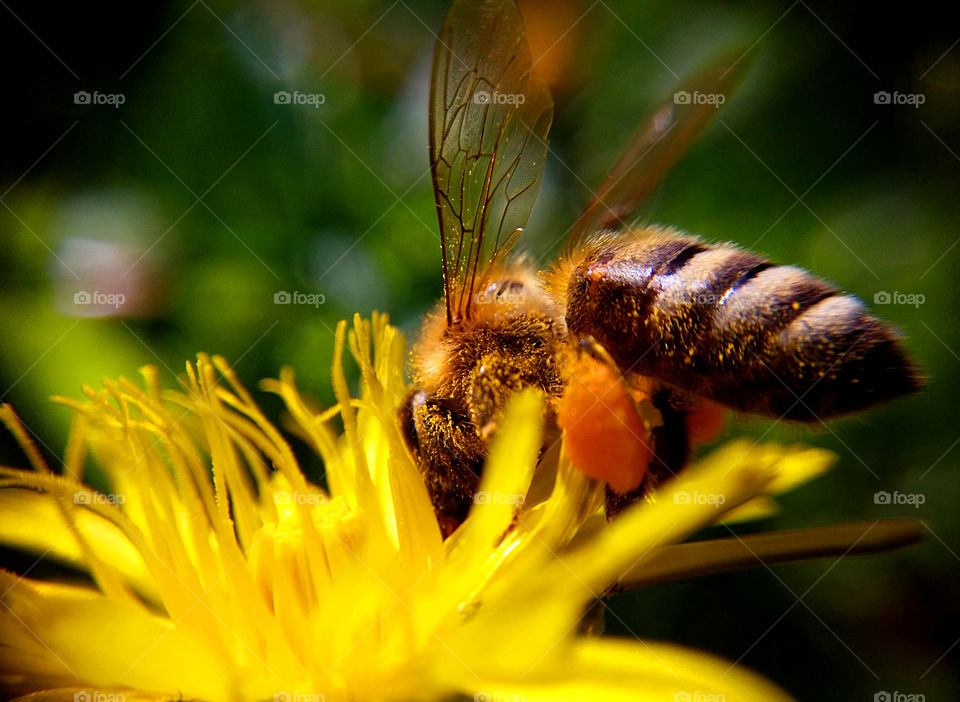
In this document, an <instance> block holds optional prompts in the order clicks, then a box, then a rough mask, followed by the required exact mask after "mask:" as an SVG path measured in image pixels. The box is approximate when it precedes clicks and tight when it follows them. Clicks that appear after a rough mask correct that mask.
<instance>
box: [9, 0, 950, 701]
mask: <svg viewBox="0 0 960 702" xmlns="http://www.w3.org/2000/svg"><path fill="white" fill-rule="evenodd" d="M527 5H528V6H529V7H530V8H531V11H530V13H529V14H528V17H530V18H531V22H533V21H546V20H549V21H551V22H553V23H554V24H555V25H557V26H560V27H561V29H560V30H559V31H558V30H556V29H554V30H553V31H554V32H555V36H556V35H559V34H564V32H565V29H564V27H566V28H570V27H571V26H572V29H570V31H569V32H567V33H566V34H565V35H564V37H563V39H562V40H561V42H560V43H559V44H558V45H557V47H556V48H555V50H554V51H553V52H551V53H550V54H548V55H547V57H546V58H545V59H544V61H545V62H546V65H548V66H550V67H552V70H553V71H554V72H555V73H556V74H557V75H558V76H559V78H558V79H557V81H556V82H555V84H554V93H555V97H556V102H557V105H556V114H555V120H554V128H553V130H552V133H551V151H550V155H549V158H548V164H547V175H546V178H545V182H544V187H543V191H542V194H541V197H540V200H539V201H538V204H537V207H536V209H535V211H534V214H533V217H532V219H531V222H530V226H529V229H528V233H527V235H526V238H525V240H524V242H523V244H522V247H523V248H525V249H526V250H528V251H530V252H531V253H532V255H533V256H534V257H535V260H537V261H539V262H540V263H541V265H543V266H546V265H547V263H548V262H549V261H550V260H551V256H552V255H553V254H554V252H555V251H556V250H557V249H558V247H559V245H560V243H561V241H560V233H562V232H564V231H565V230H566V228H567V227H568V226H569V225H570V223H571V222H572V221H573V219H574V218H575V217H576V215H577V213H578V212H579V210H580V208H581V207H582V206H583V204H584V203H585V202H586V200H587V198H588V197H589V194H590V191H589V187H596V185H597V184H598V183H599V182H600V179H601V178H602V175H603V173H604V172H605V169H606V168H608V167H609V166H610V164H612V162H613V160H614V159H615V157H616V156H617V154H618V151H619V148H620V147H621V146H622V145H623V144H624V142H625V140H626V139H627V137H628V136H629V135H630V133H631V132H632V131H633V129H634V127H635V126H636V125H637V123H638V120H639V118H640V117H641V116H643V115H645V114H647V113H648V112H649V111H650V110H651V109H652V108H653V106H655V105H656V104H657V102H658V101H659V100H661V99H663V98H664V97H665V96H669V95H670V94H671V93H672V92H673V90H674V88H675V86H676V85H677V82H678V77H683V76H685V75H688V74H689V72H690V71H691V70H693V69H694V68H695V67H697V66H699V65H703V63H704V62H708V61H709V60H710V58H711V57H713V56H716V55H717V54H718V53H719V52H721V51H724V50H726V49H729V48H730V47H731V46H740V47H741V48H742V49H744V50H746V57H745V59H744V61H746V71H745V77H744V80H743V82H742V84H741V86H740V88H739V90H738V91H737V92H736V94H735V95H732V96H729V99H728V101H727V105H726V106H725V107H724V109H723V110H722V111H721V112H720V113H719V115H718V119H717V120H715V121H714V122H713V124H712V125H711V126H710V128H709V129H708V130H707V132H706V133H705V135H704V137H703V138H702V139H701V140H700V142H698V144H697V145H696V146H695V147H694V148H693V149H692V150H691V152H690V153H689V155H688V157H687V158H685V159H684V160H683V161H682V162H681V163H680V164H679V166H678V167H676V168H675V169H674V170H673V172H672V173H671V174H670V176H669V177H668V178H667V179H666V180H665V182H664V184H663V185H662V187H661V188H660V189H659V190H658V191H657V192H656V193H655V195H654V196H653V197H652V198H651V200H650V201H649V202H648V203H647V204H646V205H645V207H644V210H643V215H644V217H645V218H646V219H648V220H649V221H654V222H661V223H668V224H672V225H675V226H677V227H680V228H682V229H685V230H687V231H690V232H695V233H698V234H702V235H703V236H704V237H706V238H708V239H711V240H724V241H732V242H736V243H738V244H740V245H743V246H746V247H749V248H752V249H754V250H756V251H758V252H760V253H763V254H765V255H768V256H769V257H770V258H772V259H773V260H776V261H779V262H784V263H795V264H798V265H802V266H804V267H807V268H808V269H810V270H812V271H815V272H816V273H817V274H818V275H821V276H823V277H826V278H828V279H830V280H833V281H835V282H837V283H838V284H839V285H841V286H842V287H844V288H846V289H847V290H849V291H851V292H853V293H855V294H857V295H858V296H860V297H861V298H863V299H864V300H866V301H867V302H868V303H870V304H871V305H872V303H873V301H874V295H875V294H876V293H878V292H879V291H888V292H891V293H892V292H894V291H896V292H900V293H904V294H919V295H923V296H924V302H923V304H921V305H908V304H891V305H885V306H880V305H874V309H875V310H877V312H878V313H879V314H881V315H882V316H884V317H886V318H887V319H890V320H891V321H892V322H893V323H895V324H896V325H897V326H898V327H899V328H901V329H902V330H903V331H904V334H905V335H906V336H907V339H908V340H907V344H908V346H909V347H910V348H911V350H912V351H913V352H914V354H915V356H916V358H917V361H918V363H919V365H920V367H921V368H922V369H923V372H924V374H925V376H926V377H927V379H928V386H927V388H926V389H925V390H924V392H923V393H921V394H919V395H916V396H914V397H910V398H908V399H905V400H902V401H899V402H896V403H894V404H891V405H889V406H885V407H883V408H879V409H876V410H872V411H870V412H867V413H865V414H863V415H860V416H857V417H854V418H850V419H845V420H841V421H835V422H831V423H830V425H829V427H827V426H816V427H812V428H808V427H801V426H796V425H785V424H777V425H775V426H773V427H771V423H770V422H767V421H761V420H757V419H749V418H741V419H739V420H737V421H736V422H734V423H733V424H732V425H731V427H730V429H729V431H728V432H727V433H726V434H725V437H730V436H738V435H752V436H760V435H762V434H766V437H767V438H771V439H778V440H781V441H787V442H797V441H802V442H805V443H808V444H815V445H819V446H825V447H828V448H830V449H832V450H834V451H836V452H837V453H838V454H839V457H840V460H839V465H838V467H837V469H836V470H835V471H834V472H833V473H832V474H831V475H829V476H827V477H825V478H822V479H820V480H819V481H818V482H817V483H815V484H813V485H810V486H807V487H805V488H803V489H800V490H798V491H797V492H795V493H793V494H790V495H788V496H786V497H785V498H784V500H783V502H784V504H785V510H784V512H783V514H782V515H780V516H778V517H776V518H774V519H770V520H766V521H764V522H762V523H760V524H757V525H755V526H751V527H749V528H747V529H746V530H748V531H749V530H754V529H758V528H763V529H769V528H786V527H796V526H806V525H820V524H829V523H833V522H837V521H845V520H856V519H871V518H880V517H894V516H911V517H914V516H915V517H919V518H922V519H924V520H925V521H926V522H927V523H928V525H929V531H930V535H929V536H928V538H927V539H926V541H925V542H924V543H923V544H921V545H919V546H915V547H912V548H910V549H907V550H903V551H900V552H897V553H893V554H886V555H880V556H873V557H868V558H848V559H841V560H839V561H835V560H824V561H818V562H812V563H805V564H798V565H792V566H786V567H779V568H777V569H776V570H775V571H767V570H763V569H760V570H757V571H751V572H747V573H737V574H729V575H724V576H717V577H712V578H707V579H704V580H701V581H696V582H690V583H685V584H681V585H673V586H663V587H659V588H654V589H652V590H649V591H644V592H639V593H632V594H630V595H625V596H622V597H620V598H618V599H616V600H615V601H614V602H613V604H612V608H611V609H612V612H613V615H612V616H611V617H610V618H609V619H608V630H609V631H612V632H616V633H621V634H636V635H638V636H642V637H644V636H646V637H657V638H664V639H668V640H671V641H676V642H679V643H683V644H687V645H691V646H694V647H699V648H703V649H706V650H709V651H713V652H715V653H718V654H720V655H723V656H725V657H727V658H729V659H731V660H742V662H744V663H745V664H747V665H749V666H752V667H754V668H756V669H758V670H760V671H762V672H764V673H765V674H767V675H768V676H770V677H771V678H772V679H774V680H776V681H778V682H779V683H780V684H782V685H783V686H785V687H786V688H787V689H788V690H789V691H790V692H792V693H793V694H795V695H797V696H798V697H800V698H802V699H811V700H814V699H816V700H820V699H836V700H854V699H863V700H868V699H873V696H874V695H875V694H877V693H878V692H881V691H888V692H890V693H891V694H892V693H893V692H894V691H899V692H900V693H903V694H923V695H925V696H926V699H927V700H940V699H943V700H946V699H957V698H960V680H958V676H957V672H956V670H957V666H956V661H957V657H958V655H960V648H956V649H953V648H952V646H954V645H955V644H956V643H957V641H958V639H960V627H958V625H957V622H958V619H957V609H958V605H957V598H956V594H955V593H956V589H955V586H954V585H952V583H954V582H955V581H956V579H957V574H958V571H960V567H958V566H960V563H958V556H957V552H958V550H960V547H958V546H957V534H958V529H960V519H958V516H957V514H958V513H957V510H956V509H955V504H956V503H957V500H958V498H960V495H958V485H960V483H958V480H957V478H956V476H955V471H956V467H957V462H958V459H960V449H958V448H956V444H957V442H958V440H960V428H958V422H957V412H956V410H955V408H954V405H953V402H954V392H955V391H956V388H957V380H958V368H960V356H958V353H960V326H958V322H957V318H958V310H960V304H958V293H957V289H958V288H957V285H956V282H957V273H958V262H960V247H955V245H956V243H957V241H958V232H960V228H958V223H960V207H958V200H960V198H958V195H960V177H958V175H960V158H958V153H960V120H958V115H960V100H958V96H960V46H957V45H956V41H957V36H956V25H955V23H954V24H951V22H950V21H949V20H948V18H947V17H946V16H941V15H938V13H940V12H945V10H938V9H937V8H936V7H935V6H933V5H932V4H931V5H924V4H922V3H921V4H919V5H918V4H912V5H911V6H910V7H909V8H901V9H899V10H897V11H892V10H891V11H889V12H890V13H889V14H882V13H880V14H877V13H878V12H880V11H878V10H877V9H875V8H871V9H870V10H869V13H870V14H869V16H867V15H866V14H865V13H867V12H868V10H866V9H862V8H860V7H855V6H854V5H852V4H849V5H834V4H832V3H819V4H804V3H794V4H789V3H779V2H765V3H757V4H753V5H751V6H750V7H749V8H746V7H741V6H739V5H735V4H732V3H706V2H704V3H697V2H683V3H664V4H661V5H652V4H640V3H633V2H622V1H614V0H609V1H608V2H598V3H595V4H591V3H589V2H585V1H584V2H578V1H576V0H566V1H565V2H560V3H548V2H546V1H545V0H544V2H542V3H539V4H538V3H536V2H530V3H527ZM538 8H539V12H536V14H534V11H536V10H537V9H538ZM444 11H445V3H442V2H414V1H410V2H397V3H394V4H390V3H374V2H362V1H361V2H352V3H333V2H330V3H324V2H317V3H305V4H299V3H276V4H259V3H253V2H249V3H230V2H210V3H205V2H198V3H195V4H190V3H161V4H157V5H155V6H153V5H151V6H150V7H142V8H141V7H137V8H131V7H128V6H126V5H119V4H117V5H111V4H109V3H108V4H105V5H100V6H98V7H97V8H91V7H87V6H84V7H82V8H81V7H78V8H73V9H65V8H58V9H57V10H56V11H53V10H50V9H44V8H43V7H41V6H29V7H19V6H16V5H11V6H10V7H8V8H6V9H2V10H0V15H2V14H6V15H7V16H6V17H5V19H4V22H3V25H2V26H3V29H2V35H0V40H2V46H3V52H4V54H5V56H4V58H5V62H4V65H5V66H7V67H8V71H7V80H8V84H7V99H6V101H5V109H4V112H5V114H6V116H7V117H8V119H10V124H9V126H8V128H7V129H6V130H5V132H4V134H3V140H4V144H3V151H2V153H3V158H2V160H0V177H2V180H0V192H3V193H4V194H3V197H2V205H3V207H2V208H0V236H2V242H3V245H2V247H0V266H2V271H3V275H2V276H0V395H2V397H3V400H4V401H7V402H12V403H13V404H14V406H15V407H16V409H17V410H18V412H19V413H20V414H21V416H22V417H23V419H24V421H25V422H26V424H27V426H28V427H29V428H30V430H31V432H33V433H34V435H35V436H36V437H37V439H38V441H39V442H41V444H42V446H43V449H44V450H45V451H46V453H47V455H48V457H49V458H50V460H51V462H52V463H54V464H56V458H55V457H56V456H57V455H59V454H60V453H61V451H62V448H61V447H63V446H64V445H65V439H66V432H67V428H68V425H69V414H68V412H67V411H66V410H64V409H62V408H59V407H55V406H53V405H51V404H50V403H49V402H48V401H47V397H48V396H50V395H52V394H62V395H70V396H79V394H80V387H81V385H82V384H83V383H88V384H91V385H97V384H99V380H100V378H102V377H116V376H118V375H127V376H134V375H135V374H136V371H137V368H139V367H140V366H142V365H144V364H155V365H157V366H158V367H159V368H160V373H161V378H162V379H163V381H164V383H165V384H167V385H172V384H174V383H175V378H176V375H177V374H178V373H180V372H182V369H183V363H184V361H185V360H187V359H190V358H192V357H193V356H194V354H195V353H196V352H197V351H201V350H202V351H208V352H212V353H220V354H223V355H224V356H226V357H227V358H228V359H229V360H230V361H231V362H233V363H234V365H235V368H236V370H237V372H238V373H239V374H240V376H241V377H242V378H243V379H244V381H245V382H246V383H247V384H248V386H251V387H252V386H254V385H255V384H256V382H257V380H259V379H260V378H262V377H267V376H275V375H276V373H277V372H278V370H279V368H280V367H281V366H282V365H286V364H289V365H292V366H294V367H295V368H296V370H297V374H298V378H299V379H300V382H301V384H302V386H303V387H304V388H306V389H307V390H309V391H310V392H312V393H313V394H315V395H316V396H317V397H318V398H320V400H321V401H323V402H325V403H329V402H331V401H332V393H331V391H330V386H329V366H330V361H331V357H332V345H333V338H332V330H333V328H334V326H335V324H336V322H337V320H339V319H342V318H345V317H348V316H350V315H352V314H353V313H354V312H360V313H362V314H369V312H370V311H371V310H374V309H377V310H381V311H386V312H388V313H389V314H390V315H391V317H392V319H393V321H394V322H395V323H397V324H399V325H400V326H401V327H402V328H403V329H404V330H406V331H408V332H409V333H410V335H411V336H412V335H413V334H414V333H415V330H416V328H417V324H418V320H419V319H420V317H421V316H422V315H423V314H424V313H425V312H426V311H427V310H428V309H430V306H431V305H432V304H433V302H434V301H435V300H436V298H437V297H438V295H439V294H440V292H441V284H440V264H439V254H440V251H439V241H438V237H437V226H436V215H435V210H434V206H433V194H432V189H431V184H430V178H429V173H428V170H427V167H428V162H427V154H426V138H427V137H426V96H427V78H428V71H429V65H430V57H431V51H432V47H433V41H434V36H433V32H434V31H436V29H437V27H439V25H440V22H441V20H442V16H443V13H444ZM536 18H539V20H537V19H536ZM564 23H566V24H564ZM82 90H85V91H88V92H90V93H93V92H94V91H99V92H100V93H103V94H114V93H119V94H122V95H123V96H124V104H123V105H122V106H120V107H119V108H115V107H112V106H109V105H78V104H75V102H74V93H76V92H77V91H82ZM278 90H288V91H294V90H297V91H300V92H301V93H306V94H322V95H323V96H324V99H325V101H324V103H323V104H322V105H320V106H319V107H318V108H314V107H312V106H309V105H283V104H275V102H274V99H273V95H274V93H275V92H276V91H278ZM881 90H885V91H889V92H891V93H892V92H894V91H899V92H900V93H902V94H919V95H922V96H923V98H924V104H923V105H921V106H920V107H914V106H911V105H882V104H876V103H875V101H874V93H876V92H877V91H881ZM91 240H92V241H99V242H100V243H101V245H102V246H101V248H100V249H93V248H91V244H89V243H84V242H90V241H91ZM103 246H105V247H106V248H103ZM98 251H100V252H101V253H97V252H98ZM103 251H107V252H110V256H112V258H109V257H108V259H109V260H113V261H114V262H116V261H120V263H119V264H117V263H114V265H115V266H116V265H120V266H121V268H122V270H124V272H126V271H127V270H129V272H128V273H127V275H126V276H125V277H124V285H125V286H127V287H125V288H124V289H125V290H127V291H128V295H129V296H130V297H131V299H132V297H133V295H134V294H136V295H138V296H142V300H141V302H137V303H136V304H135V305H131V306H130V307H129V308H124V310H125V314H123V315H121V316H116V317H100V318H89V317H82V316H77V315H78V314H81V313H82V312H84V311H89V308H83V309H79V310H78V307H77V306H76V305H73V304H71V300H72V293H73V292H75V291H76V290H77V289H91V290H95V289H97V288H96V284H97V283H98V282H99V281H98V279H97V278H96V277H95V276H96V274H97V270H102V265H103V261H104V260H108V259H105V258H104V256H103V254H102V252H103ZM91 252H93V253H91ZM141 257H142V258H141ZM96 262H99V263H98V265H99V266H101V268H99V269H98V268H93V269H91V270H92V271H93V272H90V271H88V270H87V268H86V266H87V264H91V263H96ZM114 270H116V269H114ZM71 271H73V273H76V274H78V277H74V276H73V274H72V273H71ZM81 285H82V286H84V287H79V286H81ZM281 290H285V291H291V292H292V291H299V292H304V293H320V294H322V295H323V296H324V300H325V301H324V304H322V305H320V306H318V307H316V308H315V307H313V306H307V305H289V306H281V305H275V304H274V301H273V296H274V294H275V293H276V292H278V291H281ZM261 399H262V400H263V402H264V404H265V406H267V407H268V409H270V410H271V412H272V413H273V415H274V416H277V415H278V411H279V408H278V407H277V405H276V403H275V402H274V401H273V400H272V399H270V398H269V397H267V396H262V397H261ZM301 453H302V452H301ZM0 458H2V460H3V462H4V463H16V464H22V463H23V461H24V459H23V457H22V456H21V455H20V454H19V453H18V452H17V451H16V449H15V448H14V446H13V445H12V443H11V441H10V440H9V438H8V437H4V438H3V439H2V440H0ZM305 460H306V459H305ZM308 467H309V469H310V470H311V471H317V470H318V468H319V467H318V466H317V465H315V463H313V462H310V463H309V466H308ZM879 490H886V491H889V492H893V491H895V490H896V491H900V492H901V493H905V494H911V495H917V494H918V495H922V496H923V498H924V504H922V505H921V506H919V507H913V506H911V505H878V504H875V503H874V493H875V492H877V491H879ZM798 598H799V602H798Z"/></svg>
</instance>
